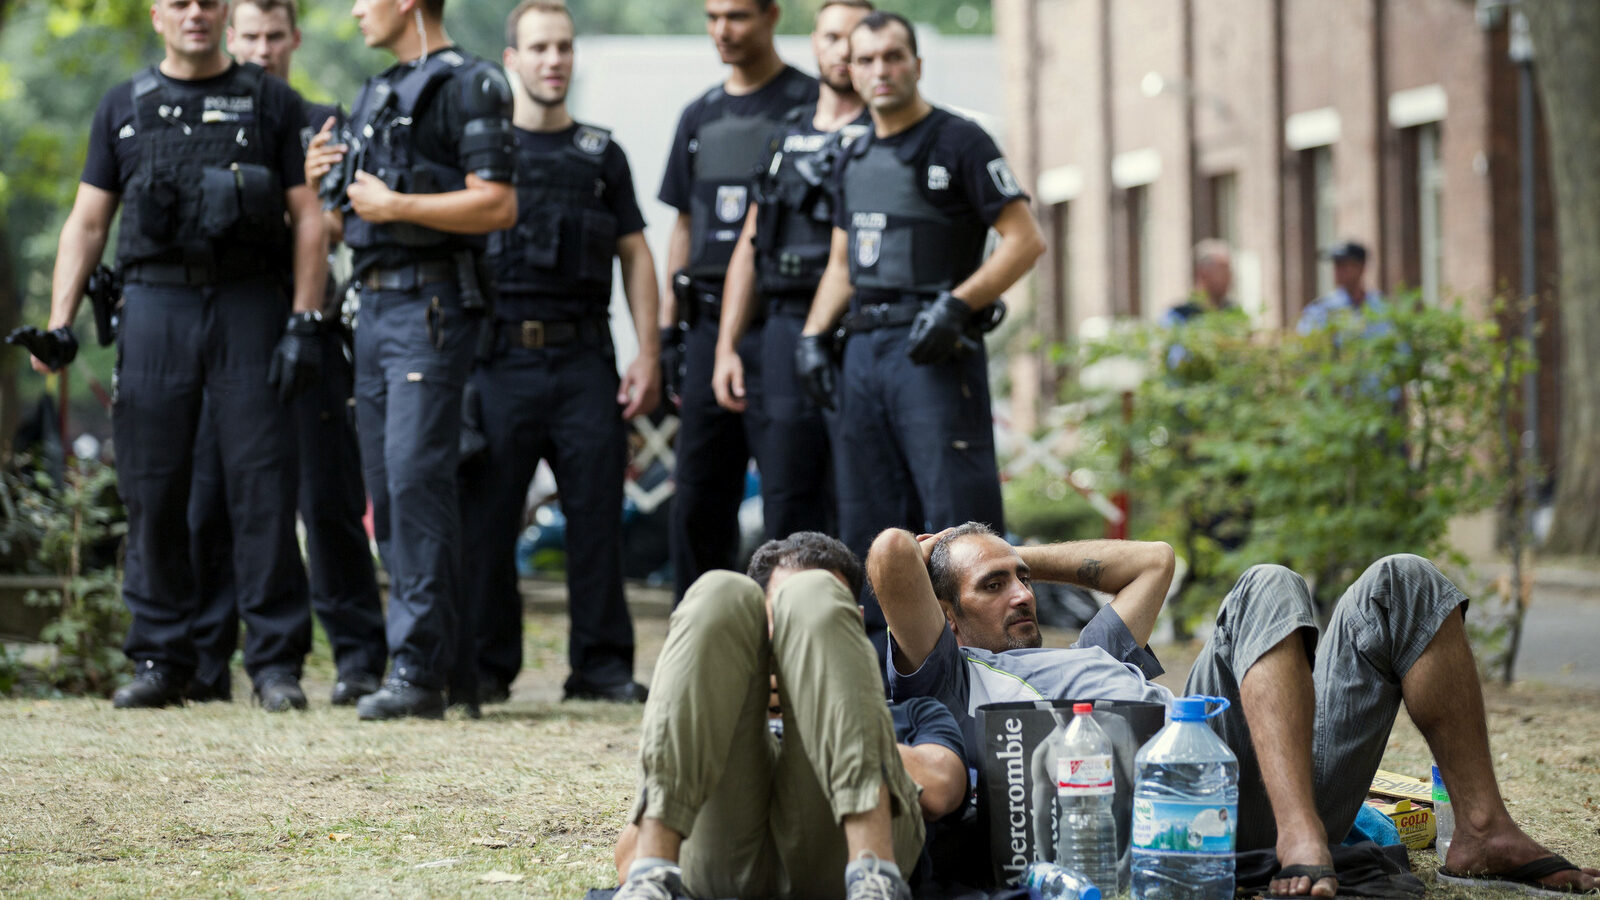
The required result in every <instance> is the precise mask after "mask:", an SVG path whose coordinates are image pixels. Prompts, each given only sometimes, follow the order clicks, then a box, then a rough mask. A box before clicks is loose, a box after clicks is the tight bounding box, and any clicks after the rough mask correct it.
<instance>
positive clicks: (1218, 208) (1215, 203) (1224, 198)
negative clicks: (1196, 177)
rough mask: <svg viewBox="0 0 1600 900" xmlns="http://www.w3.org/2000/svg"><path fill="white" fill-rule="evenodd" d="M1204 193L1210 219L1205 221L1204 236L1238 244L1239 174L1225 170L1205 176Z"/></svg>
mask: <svg viewBox="0 0 1600 900" xmlns="http://www.w3.org/2000/svg"><path fill="white" fill-rule="evenodd" d="M1206 193H1207V195H1208V200H1209V201H1210V220H1211V221H1209V222H1207V223H1206V237H1213V238H1217V239H1219V240H1221V241H1224V242H1225V243H1227V245H1228V246H1229V247H1237V246H1239V176H1238V175H1237V174H1235V173H1233V172H1227V173H1224V174H1221V175H1213V176H1211V177H1210V178H1207V179H1206Z"/></svg>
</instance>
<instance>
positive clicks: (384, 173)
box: [344, 50, 482, 257]
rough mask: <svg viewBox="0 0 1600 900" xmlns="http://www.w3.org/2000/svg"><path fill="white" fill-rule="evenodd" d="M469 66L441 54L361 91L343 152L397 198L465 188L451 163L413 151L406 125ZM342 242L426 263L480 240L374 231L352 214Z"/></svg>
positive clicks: (392, 226)
mask: <svg viewBox="0 0 1600 900" xmlns="http://www.w3.org/2000/svg"><path fill="white" fill-rule="evenodd" d="M469 62H473V61H471V60H468V59H467V58H466V57H464V56H462V55H461V54H460V53H457V52H456V51H454V50H443V51H440V52H438V53H434V54H431V55H430V56H428V57H427V58H426V59H424V60H422V61H421V62H420V63H417V64H413V65H409V66H404V67H397V68H394V69H390V70H389V71H388V72H385V73H384V74H382V75H379V76H377V77H374V78H372V79H371V80H369V81H368V82H367V83H366V84H365V85H363V86H362V88H361V93H360V94H358V95H357V96H356V103H355V107H354V108H353V109H352V110H351V112H350V128H349V144H350V149H349V151H348V152H350V153H353V154H356V159H358V160H360V168H361V170H362V171H364V172H370V173H371V174H373V175H375V176H377V177H378V178H379V179H380V180H382V181H383V183H384V184H386V185H388V186H389V188H390V189H391V190H395V191H399V192H400V193H403V194H442V193H447V192H450V191H459V190H461V189H463V188H465V187H466V186H467V178H466V173H465V172H464V171H462V170H461V169H460V168H458V167H457V166H456V164H455V163H454V162H449V163H445V162H439V161H437V160H431V159H428V158H426V157H424V156H422V155H421V154H420V153H417V152H416V151H415V149H414V145H415V143H416V139H415V137H414V135H413V134H412V123H413V120H414V119H415V117H416V115H417V112H418V110H420V109H422V108H423V107H425V106H426V105H427V104H428V102H429V100H431V99H432V97H433V96H434V94H435V93H437V92H438V91H439V90H440V89H441V88H443V87H445V86H446V85H447V84H448V83H449V82H450V81H452V80H453V79H454V78H455V77H456V76H457V75H465V74H467V71H468V68H469V66H468V64H469ZM344 242H345V243H346V244H348V245H350V247H351V249H353V250H364V249H368V248H371V247H382V246H390V247H394V246H399V247H412V248H416V249H418V250H427V251H430V252H429V253H427V254H426V255H427V256H429V257H435V256H440V255H445V254H447V253H450V252H453V251H455V250H458V249H463V248H470V247H479V246H482V244H481V239H478V238H475V237H472V236H469V235H458V234H450V233H449V232H444V231H438V230H436V229H433V228H428V227H427V226H424V225H417V224H414V223H411V222H386V223H384V224H381V225H377V224H373V223H371V222H367V221H365V220H363V219H362V218H361V217H360V216H357V215H355V214H353V213H347V214H346V215H345V221H344ZM433 251H437V252H433Z"/></svg>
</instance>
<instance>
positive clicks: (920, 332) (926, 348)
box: [906, 291, 972, 366]
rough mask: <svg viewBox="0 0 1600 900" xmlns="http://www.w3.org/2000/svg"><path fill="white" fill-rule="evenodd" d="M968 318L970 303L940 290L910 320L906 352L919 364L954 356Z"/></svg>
mask: <svg viewBox="0 0 1600 900" xmlns="http://www.w3.org/2000/svg"><path fill="white" fill-rule="evenodd" d="M970 318H972V307H970V306H968V305H967V304H965V303H963V302H962V300H961V298H960V297H957V296H955V295H954V294H952V293H950V292H949V291H943V292H941V293H940V294H939V296H938V297H937V298H936V299H935V300H934V301H933V302H932V303H930V304H928V305H927V306H925V307H923V308H922V311H921V312H919V313H917V317H916V318H915V319H913V320H912V321H911V335H910V337H909V338H908V339H907V343H909V344H910V346H909V347H907V348H906V355H907V356H909V357H911V361H912V362H914V363H916V364H917V365H919V366H926V365H935V364H938V363H942V362H948V361H949V360H952V359H955V358H956V357H957V356H959V355H961V352H962V351H961V348H962V339H963V338H964V337H965V336H966V334H965V333H966V329H967V320H968V319H970Z"/></svg>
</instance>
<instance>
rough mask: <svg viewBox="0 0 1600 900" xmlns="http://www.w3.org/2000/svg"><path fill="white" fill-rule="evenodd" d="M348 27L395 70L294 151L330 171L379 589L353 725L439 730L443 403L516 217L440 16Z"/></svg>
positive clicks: (450, 561)
mask: <svg viewBox="0 0 1600 900" xmlns="http://www.w3.org/2000/svg"><path fill="white" fill-rule="evenodd" d="M352 13H353V15H355V17H356V18H357V19H358V20H359V21H360V23H361V33H362V35H363V36H364V37H365V39H366V43H367V45H368V46H370V47H381V48H383V49H385V50H387V51H389V52H390V53H393V54H394V55H395V56H396V57H397V58H398V59H399V62H398V63H397V64H396V65H394V66H391V67H390V68H388V69H386V70H384V71H383V72H382V73H381V74H379V75H377V76H375V77H373V78H371V79H369V80H368V81H367V83H366V85H365V86H364V87H363V88H362V89H361V93H360V95H358V97H357V99H356V102H355V104H354V105H353V106H352V108H351V111H350V119H349V127H348V128H346V129H345V130H344V132H343V133H342V134H341V136H340V143H338V144H335V143H333V142H332V131H331V126H330V127H329V128H325V129H324V130H323V131H322V132H320V133H318V135H317V136H316V137H314V138H312V141H311V147H310V148H309V149H308V150H307V153H306V172H307V174H308V175H310V176H313V177H318V178H321V177H322V176H323V174H324V173H325V172H326V171H328V170H329V169H330V168H331V167H332V166H333V165H338V166H339V169H338V170H337V171H338V174H336V176H335V180H336V181H338V182H339V187H338V188H336V191H337V193H336V197H335V199H336V200H337V201H338V203H337V206H336V208H335V209H334V210H332V211H331V213H330V217H331V218H332V219H333V222H334V226H335V227H336V228H337V229H339V230H340V231H341V233H342V235H343V237H344V242H345V243H346V244H348V245H349V246H350V248H351V250H352V252H353V253H354V257H355V259H354V267H355V277H356V279H358V281H359V283H360V284H361V286H362V294H361V311H360V320H359V323H358V326H357V328H356V428H357V433H358V434H359V436H360V441H361V461H362V465H363V468H364V469H365V470H366V476H367V477H366V483H367V490H368V492H370V493H371V495H372V508H373V519H374V523H375V530H376V532H377V538H378V548H379V552H380V554H381V555H382V557H383V562H384V568H385V569H386V570H387V571H388V573H389V608H388V635H389V651H390V654H391V655H392V656H393V657H394V666H393V668H392V670H391V671H390V674H389V678H388V679H387V680H386V681H385V682H384V684H383V686H382V687H381V688H380V689H379V690H378V691H377V692H376V693H373V694H368V695H367V696H365V697H362V698H361V700H360V701H359V702H358V703H357V704H356V710H357V712H358V714H359V715H360V716H361V718H363V719H391V718H399V717H403V716H425V717H430V718H439V717H441V716H443V715H444V688H445V686H446V684H447V681H448V679H449V676H450V672H451V669H452V666H453V664H454V657H455V650H456V628H457V618H458V616H459V609H458V607H459V604H460V603H461V596H462V595H461V579H460V573H459V564H460V535H461V520H460V513H459V510H458V494H457V488H456V466H457V460H458V458H459V446H458V445H459V442H460V437H461V406H462V404H461V398H462V390H463V388H464V386H465V385H466V381H467V375H468V372H469V370H470V368H471V365H472V359H473V356H474V354H475V353H476V352H477V350H478V347H479V345H480V343H481V337H482V336H483V335H485V334H487V331H486V328H487V325H488V320H487V315H488V314H487V311H486V305H487V303H486V298H485V294H484V292H485V291H486V290H487V289H488V287H489V286H488V284H487V283H486V280H484V279H482V278H480V276H479V271H478V267H479V263H480V262H481V258H480V257H481V254H482V249H483V238H482V237H481V235H483V234H486V233H488V232H490V231H496V230H499V229H503V228H510V227H511V226H512V225H513V224H514V223H515V222H516V215H517V200H516V191H515V190H514V189H513V188H512V186H511V177H512V166H513V163H514V159H515V154H514V151H513V148H512V140H511V87H510V85H509V84H508V83H507V82H506V79H505V75H504V74H503V73H502V72H501V71H500V68H499V67H498V66H495V65H492V64H490V63H486V62H483V61H482V60H478V59H474V58H472V57H468V56H466V55H464V54H462V53H461V52H460V51H459V50H457V49H456V48H455V47H454V46H452V45H451V43H450V39H449V37H448V36H447V35H446V34H445V31H444V25H443V22H442V21H441V17H442V16H443V14H444V0H356V4H355V6H354V8H353V9H352ZM345 176H347V177H345Z"/></svg>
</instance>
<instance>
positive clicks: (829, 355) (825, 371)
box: [794, 334, 835, 409]
mask: <svg viewBox="0 0 1600 900" xmlns="http://www.w3.org/2000/svg"><path fill="white" fill-rule="evenodd" d="M831 345H832V339H831V337H830V336H829V335H827V334H802V335H800V340H798V341H796V342H795V345H794V373H795V375H796V376H797V377H799V379H800V386H801V387H802V388H804V389H805V392H806V395H807V396H809V397H810V398H811V399H812V401H813V402H815V403H816V404H817V406H818V407H819V408H821V409H833V388H834V380H835V379H834V374H833V347H832V346H831Z"/></svg>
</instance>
